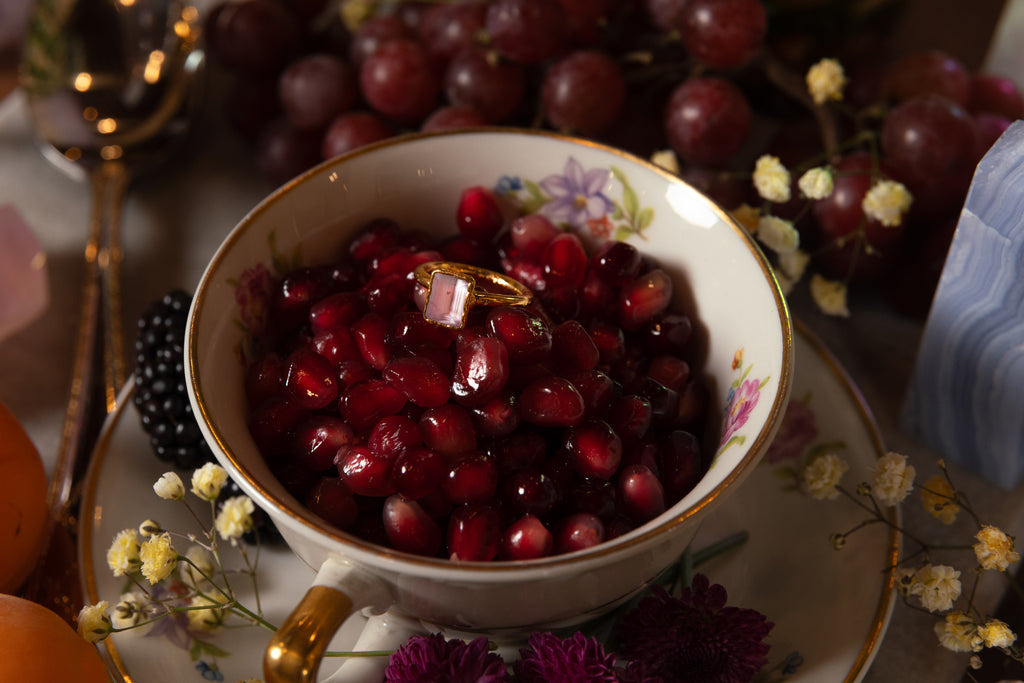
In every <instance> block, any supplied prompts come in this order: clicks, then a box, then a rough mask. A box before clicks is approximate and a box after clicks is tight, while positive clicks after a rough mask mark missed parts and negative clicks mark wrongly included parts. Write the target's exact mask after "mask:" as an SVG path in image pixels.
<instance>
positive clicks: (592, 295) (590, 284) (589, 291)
mask: <svg viewBox="0 0 1024 683" xmlns="http://www.w3.org/2000/svg"><path fill="white" fill-rule="evenodd" d="M579 295H580V316H581V317H584V318H592V317H600V316H602V315H605V314H606V313H607V312H608V311H611V310H615V302H616V301H617V300H618V292H617V291H616V290H615V289H614V288H613V287H612V286H611V285H609V284H608V283H607V282H604V281H603V280H601V278H600V277H598V276H597V274H596V273H595V272H594V271H593V269H589V270H587V276H586V277H585V278H583V284H582V285H581V286H580V288H579Z"/></svg>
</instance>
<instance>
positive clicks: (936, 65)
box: [883, 50, 971, 107]
mask: <svg viewBox="0 0 1024 683" xmlns="http://www.w3.org/2000/svg"><path fill="white" fill-rule="evenodd" d="M883 87H884V90H885V93H886V94H887V95H888V96H889V97H891V98H893V99H895V100H896V101H897V102H905V101H906V100H909V99H910V98H912V97H919V96H921V95H942V96H943V97H946V98H947V99H950V100H952V101H953V102H956V103H957V104H958V105H960V106H961V107H965V106H967V101H968V99H969V98H970V94H971V75H970V73H969V72H968V70H967V67H966V66H964V64H963V63H962V62H961V61H960V60H958V59H955V58H953V57H952V56H950V55H948V54H946V53H945V52H942V51H940V50H925V51H922V52H912V53H910V54H908V55H906V56H904V57H902V58H901V59H900V60H899V61H897V62H896V63H895V64H893V65H892V66H890V67H889V69H888V72H887V73H886V75H885V79H884V83H883Z"/></svg>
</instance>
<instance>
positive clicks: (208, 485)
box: [192, 462, 228, 501]
mask: <svg viewBox="0 0 1024 683" xmlns="http://www.w3.org/2000/svg"><path fill="white" fill-rule="evenodd" d="M227 480H228V471H227V470H226V469H224V468H223V467H221V466H220V465H218V464H217V463H215V462H208V463H206V464H205V465H203V466H202V467H200V468H199V469H197V470H196V471H195V472H193V473H192V493H194V494H196V495H197V496H199V497H200V498H202V499H203V500H208V501H214V500H217V496H219V495H220V490H221V489H222V488H224V484H225V483H227Z"/></svg>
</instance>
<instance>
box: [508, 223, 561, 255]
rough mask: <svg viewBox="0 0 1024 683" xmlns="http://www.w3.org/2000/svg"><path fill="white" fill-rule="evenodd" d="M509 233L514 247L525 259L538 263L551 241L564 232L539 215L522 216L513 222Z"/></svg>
mask: <svg viewBox="0 0 1024 683" xmlns="http://www.w3.org/2000/svg"><path fill="white" fill-rule="evenodd" d="M509 233H510V236H511V238H512V246H514V247H515V248H516V249H517V250H518V251H519V252H520V254H521V255H522V257H523V258H525V259H527V260H529V261H532V262H534V263H537V262H539V261H540V259H541V256H542V255H543V253H544V249H545V247H547V245H548V243H549V242H551V240H553V239H555V238H556V237H558V236H559V235H561V234H562V230H561V229H560V228H559V227H558V226H556V225H555V224H554V223H552V222H551V220H550V219H549V218H548V217H547V216H544V215H541V214H539V213H531V214H527V215H525V216H520V217H518V218H516V219H515V220H513V221H512V224H511V226H510V227H509Z"/></svg>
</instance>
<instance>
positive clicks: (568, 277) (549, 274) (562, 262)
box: [540, 232, 587, 287]
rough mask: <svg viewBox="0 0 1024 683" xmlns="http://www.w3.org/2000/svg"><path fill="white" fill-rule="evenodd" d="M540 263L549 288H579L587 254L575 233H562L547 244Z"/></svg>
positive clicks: (585, 267) (585, 266) (584, 270)
mask: <svg viewBox="0 0 1024 683" xmlns="http://www.w3.org/2000/svg"><path fill="white" fill-rule="evenodd" d="M540 262H541V265H542V266H543V267H544V279H545V281H546V282H547V283H548V286H549V287H579V286H580V285H582V284H583V278H584V277H585V276H586V274H587V252H586V250H584V248H583V243H582V242H580V238H579V237H577V236H576V233H572V232H563V233H562V234H560V235H557V236H556V237H555V238H554V239H552V240H551V241H550V242H548V243H547V245H546V246H545V247H544V252H543V253H542V254H541V259H540Z"/></svg>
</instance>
